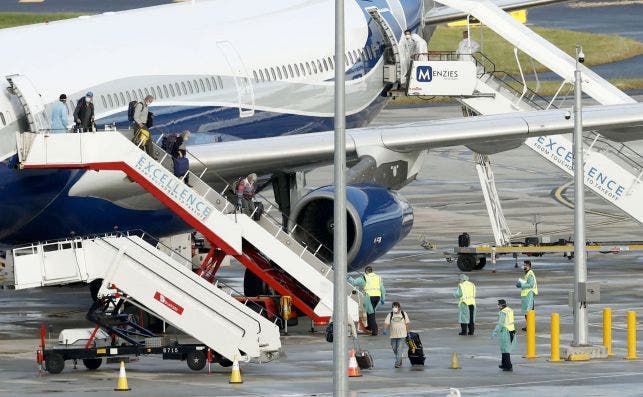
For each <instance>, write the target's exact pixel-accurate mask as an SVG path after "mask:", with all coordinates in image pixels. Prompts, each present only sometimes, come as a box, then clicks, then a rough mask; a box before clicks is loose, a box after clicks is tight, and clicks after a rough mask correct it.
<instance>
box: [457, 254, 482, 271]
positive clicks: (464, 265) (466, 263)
mask: <svg viewBox="0 0 643 397" xmlns="http://www.w3.org/2000/svg"><path fill="white" fill-rule="evenodd" d="M476 262H477V259H476V256H475V255H473V254H458V261H457V265H458V269H460V270H462V271H463V272H470V271H472V270H473V268H474V267H475V266H476Z"/></svg>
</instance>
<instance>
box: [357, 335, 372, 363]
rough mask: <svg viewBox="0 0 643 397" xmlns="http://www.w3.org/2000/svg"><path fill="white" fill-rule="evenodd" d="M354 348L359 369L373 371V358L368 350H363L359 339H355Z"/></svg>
mask: <svg viewBox="0 0 643 397" xmlns="http://www.w3.org/2000/svg"><path fill="white" fill-rule="evenodd" d="M353 347H354V348H355V359H356V360H357V366H358V367H359V369H371V368H373V366H374V360H373V356H371V353H369V352H368V350H364V349H362V347H361V346H360V344H359V342H358V341H357V338H353Z"/></svg>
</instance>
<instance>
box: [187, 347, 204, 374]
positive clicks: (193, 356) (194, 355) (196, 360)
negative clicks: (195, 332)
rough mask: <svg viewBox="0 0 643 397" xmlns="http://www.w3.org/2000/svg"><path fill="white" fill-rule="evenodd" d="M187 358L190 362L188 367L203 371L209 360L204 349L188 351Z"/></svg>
mask: <svg viewBox="0 0 643 397" xmlns="http://www.w3.org/2000/svg"><path fill="white" fill-rule="evenodd" d="M185 360H186V361H187V362H188V367H190V369H191V370H193V371H201V370H202V369H203V368H205V364H206V361H207V359H206V357H205V353H204V351H203V350H192V351H191V352H189V353H188V355H187V357H186V358H185Z"/></svg>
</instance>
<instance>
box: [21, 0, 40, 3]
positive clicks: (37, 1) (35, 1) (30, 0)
mask: <svg viewBox="0 0 643 397" xmlns="http://www.w3.org/2000/svg"><path fill="white" fill-rule="evenodd" d="M44 2H45V0H18V3H44Z"/></svg>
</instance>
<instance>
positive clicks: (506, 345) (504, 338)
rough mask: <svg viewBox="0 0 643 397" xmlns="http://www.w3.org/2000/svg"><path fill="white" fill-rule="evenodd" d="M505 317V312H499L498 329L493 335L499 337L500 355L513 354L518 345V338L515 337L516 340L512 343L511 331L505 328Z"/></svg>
mask: <svg viewBox="0 0 643 397" xmlns="http://www.w3.org/2000/svg"><path fill="white" fill-rule="evenodd" d="M505 317H506V315H505V313H504V312H503V311H499V312H498V324H496V328H495V329H494V330H493V333H494V334H497V335H498V344H499V345H500V353H511V351H512V350H513V348H514V346H515V345H516V336H515V335H514V340H513V342H512V341H511V337H510V335H509V330H508V329H507V328H505Z"/></svg>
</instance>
